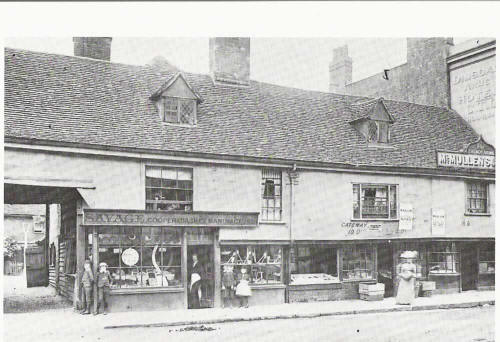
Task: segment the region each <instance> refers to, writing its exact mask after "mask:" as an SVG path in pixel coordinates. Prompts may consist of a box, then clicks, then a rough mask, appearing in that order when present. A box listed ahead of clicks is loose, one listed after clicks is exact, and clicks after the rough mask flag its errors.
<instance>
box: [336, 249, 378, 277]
mask: <svg viewBox="0 0 500 342" xmlns="http://www.w3.org/2000/svg"><path fill="white" fill-rule="evenodd" d="M374 276H375V255H374V250H373V247H371V246H368V245H366V246H345V247H343V249H342V280H348V281H349V280H365V279H374Z"/></svg>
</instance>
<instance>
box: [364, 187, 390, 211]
mask: <svg viewBox="0 0 500 342" xmlns="http://www.w3.org/2000/svg"><path fill="white" fill-rule="evenodd" d="M361 194H362V198H361V200H362V202H363V203H362V213H361V214H362V217H363V218H388V217H389V202H388V193H387V186H365V185H363V187H362V192H361Z"/></svg>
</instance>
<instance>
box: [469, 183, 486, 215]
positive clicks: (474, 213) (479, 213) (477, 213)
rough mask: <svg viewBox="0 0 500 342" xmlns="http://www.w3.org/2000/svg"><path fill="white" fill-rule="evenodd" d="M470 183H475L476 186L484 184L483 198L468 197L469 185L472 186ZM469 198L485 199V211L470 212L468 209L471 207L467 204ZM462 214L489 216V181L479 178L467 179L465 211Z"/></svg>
mask: <svg viewBox="0 0 500 342" xmlns="http://www.w3.org/2000/svg"><path fill="white" fill-rule="evenodd" d="M472 185H475V186H476V187H477V186H478V185H480V186H484V187H485V191H484V192H485V194H486V197H485V198H484V199H483V198H480V197H469V187H470V186H472ZM470 200H476V201H477V200H479V201H480V200H485V201H486V204H485V209H484V210H485V211H484V212H472V211H470V210H471V208H470V206H469V201H470ZM464 215H466V216H490V215H491V212H490V186H489V183H488V182H486V181H481V180H469V181H466V182H465V213H464Z"/></svg>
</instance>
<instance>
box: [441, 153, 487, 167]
mask: <svg viewBox="0 0 500 342" xmlns="http://www.w3.org/2000/svg"><path fill="white" fill-rule="evenodd" d="M437 158H438V166H444V167H456V168H468V169H487V170H495V156H482V155H478V154H465V153H457V152H439V151H438V153H437Z"/></svg>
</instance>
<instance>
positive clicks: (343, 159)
mask: <svg viewBox="0 0 500 342" xmlns="http://www.w3.org/2000/svg"><path fill="white" fill-rule="evenodd" d="M183 75H184V76H185V79H186V80H187V82H189V84H190V85H191V87H192V88H193V89H195V90H196V91H197V93H198V94H199V95H200V96H201V97H202V98H203V102H202V103H200V104H199V107H198V122H197V126H196V127H177V126H172V125H165V124H162V123H161V122H160V118H159V115H158V114H157V110H156V108H155V106H154V103H153V102H152V100H151V99H150V96H151V95H152V94H153V93H154V92H155V91H156V90H158V89H159V88H160V87H161V86H162V85H163V84H165V82H168V80H169V79H170V78H171V77H173V76H174V73H172V72H171V73H169V72H161V71H156V69H153V68H151V67H150V66H133V65H124V64H118V63H110V62H105V61H97V60H92V59H87V58H79V57H72V56H63V55H55V54H47V53H38V52H30V51H25V50H17V49H16V50H14V49H10V48H7V49H5V138H6V140H7V139H9V138H26V139H41V140H48V141H54V142H64V143H76V144H87V145H89V144H90V145H99V146H103V145H104V146H107V147H110V148H113V147H122V148H129V149H148V150H153V151H155V150H156V151H163V152H169V153H171V152H172V151H183V152H193V153H201V154H217V155H226V156H245V157H255V158H276V159H284V160H293V161H304V162H325V163H343V164H351V165H369V166H393V167H417V168H436V154H435V150H436V149H440V150H449V151H459V150H461V149H462V148H463V147H464V146H465V145H466V144H468V143H471V142H473V141H475V140H476V139H477V135H476V133H475V132H474V131H473V130H472V128H471V127H470V126H469V125H468V124H467V123H466V122H465V121H464V120H463V119H462V118H461V117H460V116H459V115H458V114H456V113H455V112H453V111H450V110H447V109H443V108H439V107H432V106H423V105H417V104H412V103H407V102H398V101H388V100H384V104H385V106H386V107H387V109H388V111H389V112H390V113H391V114H392V116H393V117H394V118H395V123H394V124H393V125H392V129H391V140H392V143H391V145H392V146H393V147H394V148H392V149H388V148H376V147H367V143H366V141H365V140H364V138H363V137H362V136H361V135H360V134H359V133H358V132H357V131H356V130H355V129H354V128H353V127H352V126H351V125H350V124H349V122H350V121H351V120H352V112H353V109H352V106H351V103H352V102H356V101H360V100H368V98H362V97H352V96H344V95H338V94H332V93H324V92H315V91H306V90H300V89H294V88H288V87H282V86H277V85H271V84H267V83H262V82H256V81H250V85H249V86H248V87H245V88H239V87H228V86H221V85H214V84H213V82H212V80H211V78H210V76H209V75H202V74H190V73H183Z"/></svg>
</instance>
